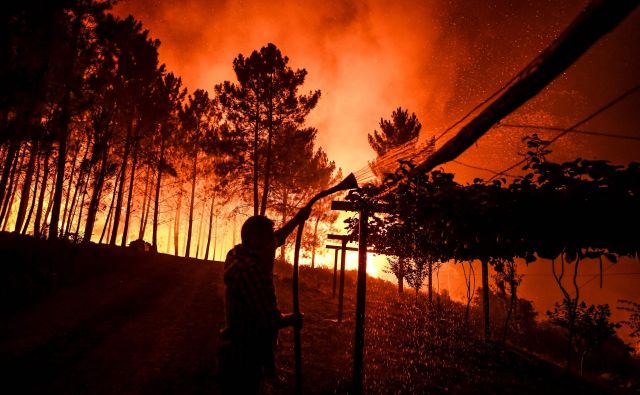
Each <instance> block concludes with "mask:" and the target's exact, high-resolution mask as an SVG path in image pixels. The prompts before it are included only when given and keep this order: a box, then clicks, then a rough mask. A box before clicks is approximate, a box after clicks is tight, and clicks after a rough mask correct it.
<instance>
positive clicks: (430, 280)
mask: <svg viewBox="0 0 640 395" xmlns="http://www.w3.org/2000/svg"><path fill="white" fill-rule="evenodd" d="M427 287H429V290H428V297H429V311H432V310H433V262H431V261H427Z"/></svg>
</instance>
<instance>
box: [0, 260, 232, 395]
mask: <svg viewBox="0 0 640 395" xmlns="http://www.w3.org/2000/svg"><path fill="white" fill-rule="evenodd" d="M150 265H153V268H152V270H150V269H151V267H150ZM221 275H222V274H221V264H220V263H214V262H210V263H177V262H175V261H171V260H168V259H162V258H160V259H158V262H145V263H141V264H133V265H131V266H130V267H129V268H124V269H120V270H118V271H116V272H115V273H110V274H109V275H108V276H104V277H100V278H95V279H93V280H92V281H89V282H87V283H84V284H82V285H80V286H78V287H75V288H72V289H66V290H62V291H60V292H57V293H55V294H54V295H52V297H50V298H49V299H47V300H46V301H43V302H42V303H39V304H37V305H34V306H32V307H30V308H29V309H27V310H26V311H23V312H21V313H19V314H17V315H15V316H14V317H11V318H10V319H9V320H8V321H6V322H4V323H3V324H2V327H1V328H0V334H1V335H2V336H0V339H1V340H0V355H1V360H0V361H1V363H2V369H3V373H5V374H6V377H7V381H5V382H6V384H8V386H7V385H3V387H4V388H12V389H13V391H10V392H9V393H60V394H62V393H64V394H70V393H91V394H128V393H131V394H133V393H135V394H139V393H153V394H158V393H215V392H217V391H216V388H215V342H216V334H217V331H218V330H219V328H220V327H221V325H222V322H221V320H222V319H223V303H222V290H221V288H220V284H221V281H220V278H218V277H219V276H221Z"/></svg>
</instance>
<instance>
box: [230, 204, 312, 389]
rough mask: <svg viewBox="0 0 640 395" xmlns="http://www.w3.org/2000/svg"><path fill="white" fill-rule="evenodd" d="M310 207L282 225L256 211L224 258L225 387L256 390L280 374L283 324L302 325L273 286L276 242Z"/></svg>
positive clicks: (282, 238) (300, 316)
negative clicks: (278, 340)
mask: <svg viewBox="0 0 640 395" xmlns="http://www.w3.org/2000/svg"><path fill="white" fill-rule="evenodd" d="M310 212H311V210H310V209H308V208H304V209H302V210H301V211H300V212H298V214H296V216H295V217H294V218H293V219H291V221H289V222H288V223H287V224H286V225H284V226H283V227H282V228H281V229H279V230H277V231H275V232H274V230H273V222H272V221H271V220H270V219H269V218H267V217H265V216H260V215H256V216H253V217H251V218H249V219H248V220H247V221H246V222H245V223H244V224H243V225H242V231H241V237H242V244H239V245H237V246H235V247H234V248H233V249H232V250H231V251H229V253H228V254H227V258H226V260H225V263H224V284H225V294H224V297H225V320H226V325H225V328H224V329H223V330H222V332H221V333H220V343H219V349H218V368H219V377H220V384H221V388H222V392H223V393H226V394H257V393H260V392H261V388H262V382H263V379H264V378H265V377H266V376H273V375H274V374H275V342H276V338H277V335H278V330H279V329H281V328H284V327H287V326H302V315H301V314H286V315H283V314H282V313H280V310H279V309H278V303H277V301H276V294H275V288H274V286H273V264H274V258H275V251H276V248H277V247H279V246H281V245H283V244H284V241H285V239H286V238H287V236H288V235H289V234H290V233H291V231H293V229H295V227H296V226H297V225H298V224H300V223H301V222H303V221H305V220H306V219H307V218H308V217H309V214H310Z"/></svg>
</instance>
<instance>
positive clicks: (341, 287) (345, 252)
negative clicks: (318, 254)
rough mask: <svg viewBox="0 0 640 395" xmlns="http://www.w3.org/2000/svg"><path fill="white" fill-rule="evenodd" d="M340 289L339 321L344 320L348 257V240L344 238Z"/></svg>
mask: <svg viewBox="0 0 640 395" xmlns="http://www.w3.org/2000/svg"><path fill="white" fill-rule="evenodd" d="M340 254H341V255H340V291H339V292H338V322H342V309H343V308H344V266H345V262H346V258H347V240H346V239H345V240H342V252H341V253H340Z"/></svg>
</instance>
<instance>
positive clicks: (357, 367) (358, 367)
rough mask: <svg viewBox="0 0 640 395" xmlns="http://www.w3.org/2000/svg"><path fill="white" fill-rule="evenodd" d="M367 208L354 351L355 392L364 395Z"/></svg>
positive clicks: (362, 230)
mask: <svg viewBox="0 0 640 395" xmlns="http://www.w3.org/2000/svg"><path fill="white" fill-rule="evenodd" d="M368 222H369V213H368V210H367V207H362V208H361V209H360V234H359V236H358V285H357V287H358V288H357V291H356V331H355V340H354V350H353V392H354V393H355V394H362V393H363V391H364V387H363V374H362V368H363V366H364V318H365V301H366V294H367V223H368Z"/></svg>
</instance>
